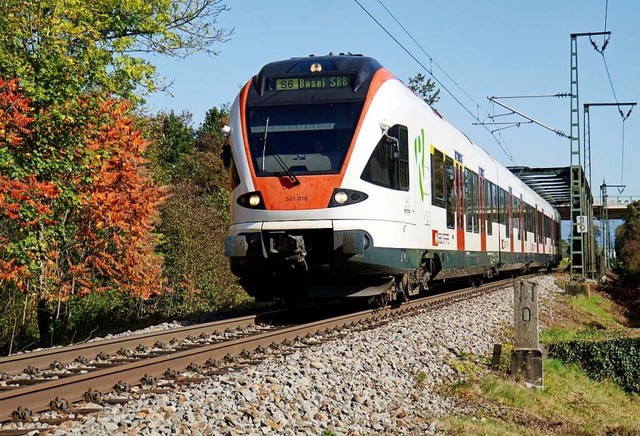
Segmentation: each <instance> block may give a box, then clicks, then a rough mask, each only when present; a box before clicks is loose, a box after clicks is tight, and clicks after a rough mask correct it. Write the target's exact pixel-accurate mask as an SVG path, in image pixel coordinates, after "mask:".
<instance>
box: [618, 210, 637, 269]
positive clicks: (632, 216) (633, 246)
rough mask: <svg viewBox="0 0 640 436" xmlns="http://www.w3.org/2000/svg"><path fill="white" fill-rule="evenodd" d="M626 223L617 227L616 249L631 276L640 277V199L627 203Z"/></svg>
mask: <svg viewBox="0 0 640 436" xmlns="http://www.w3.org/2000/svg"><path fill="white" fill-rule="evenodd" d="M627 211H628V214H627V216H626V217H625V219H624V223H623V224H622V225H620V226H618V227H617V228H616V242H615V250H616V256H617V257H618V259H620V260H621V262H622V266H623V268H624V272H625V273H626V275H627V276H629V278H635V279H638V278H640V201H634V202H632V203H630V204H628V205H627Z"/></svg>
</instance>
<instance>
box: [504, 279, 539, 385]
mask: <svg viewBox="0 0 640 436" xmlns="http://www.w3.org/2000/svg"><path fill="white" fill-rule="evenodd" d="M513 290H514V293H513V320H514V331H515V343H514V349H513V351H512V352H511V375H512V376H516V375H518V374H522V375H524V378H525V381H526V385H527V386H530V387H537V388H542V387H544V377H543V373H542V351H540V343H539V340H538V291H537V289H536V285H535V283H532V282H529V281H522V280H520V281H518V282H516V283H515V284H514V285H513Z"/></svg>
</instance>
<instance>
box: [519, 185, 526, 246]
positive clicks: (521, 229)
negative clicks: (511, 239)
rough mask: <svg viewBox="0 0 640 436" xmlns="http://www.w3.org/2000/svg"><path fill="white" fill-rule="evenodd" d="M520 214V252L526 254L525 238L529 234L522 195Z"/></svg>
mask: <svg viewBox="0 0 640 436" xmlns="http://www.w3.org/2000/svg"><path fill="white" fill-rule="evenodd" d="M518 214H519V216H520V219H519V221H520V226H519V229H520V252H521V253H524V238H525V235H526V234H527V230H526V229H525V227H524V199H523V197H522V194H520V207H519V211H518Z"/></svg>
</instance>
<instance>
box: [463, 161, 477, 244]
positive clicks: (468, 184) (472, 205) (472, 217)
mask: <svg viewBox="0 0 640 436" xmlns="http://www.w3.org/2000/svg"><path fill="white" fill-rule="evenodd" d="M464 188H465V197H464V198H465V206H466V207H465V209H466V216H467V232H475V233H478V232H479V231H480V228H479V227H478V175H477V174H476V173H474V172H473V171H470V170H469V169H468V168H465V170H464Z"/></svg>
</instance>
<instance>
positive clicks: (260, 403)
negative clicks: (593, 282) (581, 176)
mask: <svg viewBox="0 0 640 436" xmlns="http://www.w3.org/2000/svg"><path fill="white" fill-rule="evenodd" d="M532 280H534V281H535V282H536V283H537V285H538V286H537V288H538V290H539V297H540V300H539V301H540V307H541V310H543V311H544V310H545V309H544V302H545V300H547V299H548V298H549V297H550V296H551V295H552V294H553V293H557V292H562V291H561V290H560V289H559V288H557V287H556V285H555V283H554V278H553V277H551V276H539V277H536V278H535V279H532ZM512 323H513V287H506V288H504V289H501V290H498V291H495V292H493V293H492V294H490V295H488V296H483V297H479V298H475V299H472V300H467V301H461V302H456V303H453V304H451V305H447V306H446V307H441V308H438V309H429V310H425V311H423V312H421V313H419V314H416V315H413V316H408V317H404V318H402V319H398V320H393V321H391V322H389V323H388V324H385V325H383V326H381V327H378V328H376V329H373V330H364V331H361V332H357V333H350V334H348V335H345V336H343V337H341V338H339V339H334V340H331V341H328V342H323V343H321V344H319V345H315V346H311V347H306V348H299V349H296V351H294V352H293V353H291V354H288V355H280V356H277V357H276V356H274V357H269V358H267V359H266V360H264V361H263V362H262V363H260V364H258V365H255V366H249V367H247V368H245V369H242V370H239V371H236V372H230V373H226V374H223V375H219V376H214V377H212V378H211V379H209V380H207V381H206V382H204V383H202V384H198V385H192V386H190V387H183V388H182V389H180V390H179V391H178V392H170V393H166V394H152V395H148V396H142V397H140V398H139V399H136V400H131V401H129V402H128V403H126V404H121V405H116V406H107V407H105V408H104V409H103V410H102V411H101V412H98V413H95V414H92V415H90V416H86V417H84V418H82V419H81V420H79V421H70V422H66V423H63V424H62V425H61V427H59V428H58V429H57V430H55V431H54V433H53V434H109V435H114V434H176V433H177V434H194V435H195V434H207V435H208V434H229V435H242V434H258V435H261V434H264V435H267V434H285V435H298V434H312V435H318V434H322V433H323V432H325V431H326V434H336V435H338V434H348V435H357V434H371V433H383V434H433V433H435V432H436V431H437V430H438V428H437V420H438V418H439V417H442V416H444V415H450V414H464V413H465V410H463V409H460V406H457V405H456V403H455V402H454V401H452V400H451V399H449V398H446V397H443V396H441V395H439V394H438V393H437V389H436V388H437V387H438V386H439V385H442V384H446V383H450V382H452V381H456V380H460V378H461V377H462V375H461V374H459V373H458V372H457V371H456V369H455V367H456V365H455V362H456V361H459V359H460V356H463V355H468V354H473V355H477V356H482V357H488V356H490V354H491V352H492V348H493V344H494V343H498V342H504V341H505V338H504V332H505V330H506V327H507V326H510V325H512Z"/></svg>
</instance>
